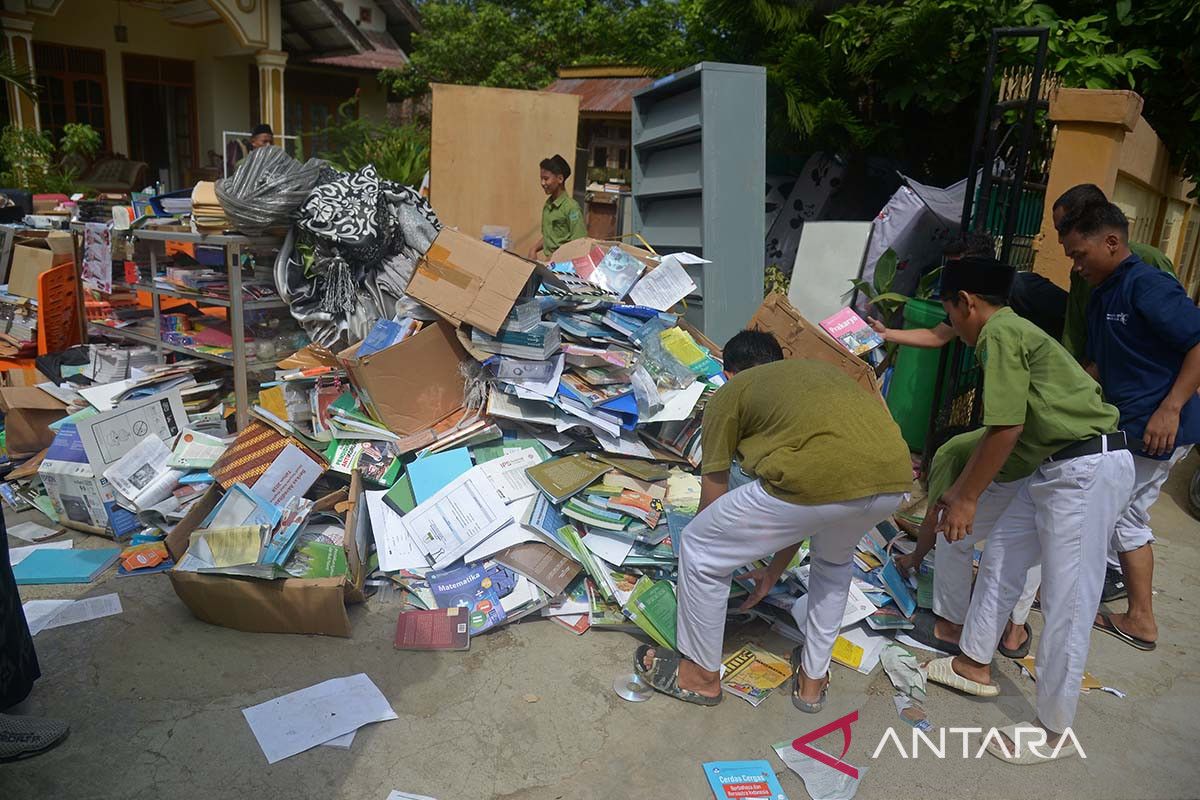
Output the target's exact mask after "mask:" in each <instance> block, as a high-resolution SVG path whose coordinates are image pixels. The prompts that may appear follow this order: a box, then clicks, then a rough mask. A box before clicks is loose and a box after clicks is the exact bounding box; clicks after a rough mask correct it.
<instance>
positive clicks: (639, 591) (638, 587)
mask: <svg viewBox="0 0 1200 800" xmlns="http://www.w3.org/2000/svg"><path fill="white" fill-rule="evenodd" d="M652 586H654V581H652V580H650V579H649V578H647V577H646V576H645V575H643V576H642V577H640V578H638V582H637V583H636V584H634V586H633V591H632V592H631V593H630V594H629V602H628V603H626V604H625V615H626V616H627V617H629V618H630V619H631V620H633V624H634V625H637V626H638V627H639V628H641V629H642V632H643V633H645V634H646V635H647V636H649V637H650V638H651V639H653V640H654V641H655V642H656V643H658V644H660V645H662V646H663V647H674V645H673V644H670V643H669V642H667V639H666V637H665V636H663V635H662V634H661V633H659V631H658V628H656V627H654V623H652V622H651V621H650V619H649V618H648V617H647V616H646V614H645V613H644V612H643V611H642V610H641V609H640V608H638V601H639V600H640V599H641V597H642V595H644V594H645V593H646V592H647V591H649V590H650V588H651V587H652Z"/></svg>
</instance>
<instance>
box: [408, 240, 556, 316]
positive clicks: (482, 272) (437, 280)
mask: <svg viewBox="0 0 1200 800" xmlns="http://www.w3.org/2000/svg"><path fill="white" fill-rule="evenodd" d="M535 266H536V264H535V263H534V262H532V261H529V260H528V259H524V258H521V257H520V256H518V255H515V254H513V253H510V252H508V251H506V250H501V249H500V248H498V247H494V246H492V245H490V244H487V243H486V242H484V241H481V240H479V239H473V238H471V237H470V236H467V235H466V234H464V233H459V232H458V231H456V230H451V229H450V228H443V229H442V232H441V233H439V234H438V237H437V239H435V240H434V242H433V244H432V245H431V246H430V248H429V252H428V253H426V254H425V256H424V257H423V258H422V259H421V262H420V264H419V265H418V266H417V271H416V272H415V273H414V274H413V276H412V280H410V281H409V282H408V288H407V289H406V291H407V292H408V294H409V295H410V296H411V297H412V298H413V299H415V300H419V301H421V302H422V303H424V304H425V305H427V306H429V307H430V308H432V309H433V310H434V311H436V312H437V313H439V314H441V315H442V316H443V317H445V318H446V319H448V320H450V321H452V322H454V323H456V324H462V323H466V324H468V325H473V326H475V327H476V328H479V329H480V330H484V331H487V332H488V333H489V334H491V335H493V336H495V335H496V332H497V331H499V330H500V326H501V325H503V324H504V318H505V317H507V316H508V312H510V311H512V307H513V304H514V303H515V302H516V301H517V297H519V296H520V294H521V291H522V290H523V289H524V288H525V284H526V283H527V282H528V280H529V276H530V275H532V274H533V270H534V267H535Z"/></svg>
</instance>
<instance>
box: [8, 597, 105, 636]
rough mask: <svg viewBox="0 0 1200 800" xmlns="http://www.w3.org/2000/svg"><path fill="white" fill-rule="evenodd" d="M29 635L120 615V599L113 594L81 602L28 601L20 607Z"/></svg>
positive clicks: (86, 598)
mask: <svg viewBox="0 0 1200 800" xmlns="http://www.w3.org/2000/svg"><path fill="white" fill-rule="evenodd" d="M21 608H22V610H23V611H24V612H25V621H26V623H27V624H28V625H29V635H30V636H37V635H38V634H39V633H41V632H42V631H44V630H49V629H50V628H61V627H62V626H64V625H74V624H75V623H77V622H87V621H88V620H93V619H99V618H100V617H111V616H112V615H114V614H120V613H121V611H122V609H121V598H120V597H118V596H117V595H115V594H102V595H100V596H99V597H85V598H84V599H82V600H30V601H28V602H27V603H25V604H24V605H23V606H22V607H21Z"/></svg>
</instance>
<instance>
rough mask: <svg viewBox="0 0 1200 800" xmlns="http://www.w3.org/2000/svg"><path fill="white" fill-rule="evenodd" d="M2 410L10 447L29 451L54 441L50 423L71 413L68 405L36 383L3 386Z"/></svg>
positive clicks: (0, 389)
mask: <svg viewBox="0 0 1200 800" xmlns="http://www.w3.org/2000/svg"><path fill="white" fill-rule="evenodd" d="M0 412H3V414H4V429H5V431H6V437H7V442H8V451H9V453H10V454H12V455H22V456H23V455H29V454H32V453H36V452H38V451H40V450H45V449H46V448H47V447H49V446H50V444H51V443H52V442H53V441H54V431H52V430H50V428H49V427H47V426H48V425H50V423H52V422H57V421H58V420H60V419H62V418H63V417H65V416H66V415H67V407H66V406H65V405H63V404H62V403H61V402H59V401H58V400H55V399H54V398H53V397H51V396H50V395H48V394H46V393H45V392H43V391H42V390H41V389H38V388H37V387H34V386H5V387H0Z"/></svg>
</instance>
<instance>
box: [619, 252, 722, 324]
mask: <svg viewBox="0 0 1200 800" xmlns="http://www.w3.org/2000/svg"><path fill="white" fill-rule="evenodd" d="M679 256H688V257H689V258H696V257H695V256H692V255H691V253H672V254H670V255H667V256H663V259H662V263H661V264H659V266H658V267H656V268H655V269H652V270H650V271H649V272H647V273H646V274H645V275H644V276H642V279H641V280H640V281H638V282H637V284H636V285H635V286H634V287H633V289H632V290H630V292H629V296H630V297H631V298H632V299H633V302H635V303H637V304H638V305H639V306H649V307H650V308H656V309H658V310H659V311H666V310H667V309H669V308H670V307H671V306H673V305H675V304H676V303H678V302H679V301H680V300H682V299H683V298H685V297H687V296H688V295H689V294H691V293H692V292H694V291H696V283H695V282H694V281H693V280H692V279H691V278H690V277H689V276H688V274H687V270H685V269H684V268H683V265H682V264H681V263H680V261H681V259H680V258H679ZM698 262H699V263H708V262H707V261H705V260H704V259H702V258H701V259H698ZM691 263H694V262H691Z"/></svg>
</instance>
